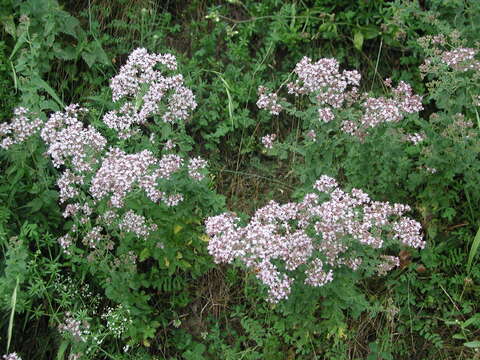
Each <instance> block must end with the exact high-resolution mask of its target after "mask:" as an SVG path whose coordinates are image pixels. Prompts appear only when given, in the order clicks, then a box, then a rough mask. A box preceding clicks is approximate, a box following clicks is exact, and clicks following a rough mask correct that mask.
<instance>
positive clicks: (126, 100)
mask: <svg viewBox="0 0 480 360" xmlns="http://www.w3.org/2000/svg"><path fill="white" fill-rule="evenodd" d="M159 64H160V65H162V66H164V67H165V68H166V69H168V70H176V69H177V62H176V59H175V57H174V56H173V55H171V54H163V55H162V54H149V53H148V52H147V50H146V49H143V48H139V49H136V50H134V51H133V52H132V53H131V54H130V56H129V57H128V60H127V63H126V64H125V65H123V66H122V67H121V68H120V73H119V74H118V75H117V76H115V77H114V78H113V79H112V81H111V84H110V87H111V89H112V100H113V101H114V102H118V103H120V102H122V104H121V106H120V108H119V109H118V110H113V111H110V112H108V113H107V114H105V116H104V117H103V121H104V123H105V124H106V125H107V126H108V127H110V128H111V129H114V130H116V131H117V132H118V133H119V136H120V137H121V138H128V137H130V136H131V135H132V134H133V133H134V132H135V130H134V129H132V126H133V125H134V124H144V123H146V122H147V120H148V119H149V118H150V117H152V116H153V115H161V116H162V120H163V121H165V122H168V123H175V122H178V121H184V120H187V119H188V117H189V115H190V112H191V111H192V110H194V109H195V108H196V107H197V103H196V102H195V97H194V95H193V93H192V91H191V90H190V89H188V88H186V87H185V86H184V85H183V76H182V75H180V74H178V75H172V76H166V75H165V74H164V73H163V72H162V71H160V70H155V67H157V65H159ZM162 103H164V104H165V105H166V110H163V107H162V106H161V105H162Z"/></svg>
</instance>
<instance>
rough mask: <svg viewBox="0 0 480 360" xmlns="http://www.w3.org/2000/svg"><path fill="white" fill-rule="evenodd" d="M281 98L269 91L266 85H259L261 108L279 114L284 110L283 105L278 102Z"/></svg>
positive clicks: (259, 104)
mask: <svg viewBox="0 0 480 360" xmlns="http://www.w3.org/2000/svg"><path fill="white" fill-rule="evenodd" d="M278 101H279V98H278V95H277V94H275V93H271V92H268V89H267V88H266V87H265V86H259V87H258V101H257V106H258V108H259V109H264V110H268V111H269V112H270V114H272V115H278V114H280V112H281V111H282V110H283V107H282V105H280V104H279V103H278Z"/></svg>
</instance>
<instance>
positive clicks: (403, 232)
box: [205, 176, 425, 302]
mask: <svg viewBox="0 0 480 360" xmlns="http://www.w3.org/2000/svg"><path fill="white" fill-rule="evenodd" d="M314 190H316V192H312V193H309V194H307V195H305V197H304V198H303V200H302V201H300V202H298V203H286V204H284V205H280V204H278V203H276V202H274V201H271V202H270V203H268V204H267V205H266V206H264V207H263V208H260V209H258V210H257V211H256V212H255V214H254V216H253V217H252V218H251V219H250V222H249V223H248V224H247V225H246V226H240V225H239V222H240V219H239V218H237V217H236V216H235V215H234V214H231V213H224V214H221V215H218V216H214V217H210V218H208V219H207V220H206V223H205V227H206V233H207V234H208V235H209V236H210V237H211V239H210V241H209V245H208V250H209V253H210V254H211V255H212V256H213V257H214V260H215V262H217V263H221V262H224V263H232V262H233V261H234V260H240V261H241V262H242V263H243V264H244V265H245V266H246V267H247V268H249V269H251V270H253V271H254V272H255V273H256V276H257V278H258V279H259V280H260V281H261V282H262V283H263V284H264V285H266V287H267V288H268V300H269V301H271V302H278V301H280V300H282V299H285V298H287V297H288V295H289V293H290V289H291V284H292V283H293V281H294V280H293V277H292V276H293V275H292V274H291V272H293V271H294V270H296V269H299V268H300V267H302V265H305V267H304V269H305V270H304V274H305V276H306V279H305V283H306V284H308V285H312V286H323V285H325V284H327V283H328V282H331V281H332V280H333V278H334V272H335V269H336V268H339V267H342V266H346V267H349V268H351V269H352V270H357V269H358V268H360V266H361V263H362V261H361V258H360V257H359V255H361V250H362V248H363V247H371V248H375V249H380V248H382V247H385V244H386V243H387V245H389V244H392V243H400V244H403V245H406V246H411V247H417V248H423V247H424V246H425V243H424V242H423V240H422V234H421V227H420V224H419V223H418V222H416V221H414V220H412V219H409V218H407V217H405V216H403V215H404V213H405V212H407V211H409V210H410V208H409V207H408V206H406V205H401V204H390V203H387V202H379V201H373V200H371V199H370V197H369V196H368V195H367V194H366V193H364V192H363V191H361V190H359V189H353V190H352V191H351V192H349V193H347V192H344V191H343V190H341V189H340V188H339V186H338V184H337V182H336V181H335V179H333V178H331V177H328V176H322V177H321V178H320V179H319V180H318V181H317V182H316V183H315V185H314ZM326 196H327V198H328V200H325V197H326ZM322 199H323V200H322Z"/></svg>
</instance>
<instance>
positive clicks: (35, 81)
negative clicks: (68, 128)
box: [31, 77, 65, 108]
mask: <svg viewBox="0 0 480 360" xmlns="http://www.w3.org/2000/svg"><path fill="white" fill-rule="evenodd" d="M31 83H32V84H33V85H35V86H36V87H38V88H39V89H41V90H45V91H46V92H47V93H48V95H50V96H51V97H52V98H53V100H55V101H56V102H57V103H58V105H60V107H61V108H64V107H65V104H64V103H63V101H62V100H60V98H59V97H58V95H57V93H56V92H55V90H53V89H52V87H51V86H50V85H48V83H47V82H46V81H45V80H43V79H41V78H40V77H34V78H32V80H31Z"/></svg>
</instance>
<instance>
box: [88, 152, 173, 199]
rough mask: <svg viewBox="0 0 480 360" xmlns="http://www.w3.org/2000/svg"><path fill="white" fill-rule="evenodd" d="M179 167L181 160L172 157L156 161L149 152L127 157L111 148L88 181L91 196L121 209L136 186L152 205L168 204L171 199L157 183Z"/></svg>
mask: <svg viewBox="0 0 480 360" xmlns="http://www.w3.org/2000/svg"><path fill="white" fill-rule="evenodd" d="M181 166H182V158H181V157H180V156H178V155H175V154H167V155H164V156H163V157H162V158H161V159H160V160H157V159H156V158H155V157H154V155H153V154H152V152H150V151H149V150H143V151H141V152H138V153H136V154H127V153H125V152H124V151H123V150H120V149H119V148H112V149H110V151H109V152H108V153H107V155H106V156H105V158H104V159H103V162H102V166H101V167H100V169H99V170H98V171H97V172H96V174H95V176H94V177H93V179H92V181H91V185H90V194H91V195H92V197H93V198H94V199H95V200H101V199H104V198H109V200H110V204H111V206H113V207H115V208H121V207H123V206H124V199H125V197H126V196H127V195H128V193H130V192H131V191H133V190H134V189H135V187H136V186H138V187H139V188H140V189H143V190H144V191H145V193H146V194H147V196H148V198H149V199H150V200H152V201H153V202H158V201H160V200H165V202H166V203H170V202H171V199H170V197H168V196H166V194H165V193H164V192H162V191H160V190H159V189H158V186H157V182H158V180H159V179H169V178H170V176H171V175H172V174H173V173H175V172H177V171H179V170H180V169H181Z"/></svg>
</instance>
